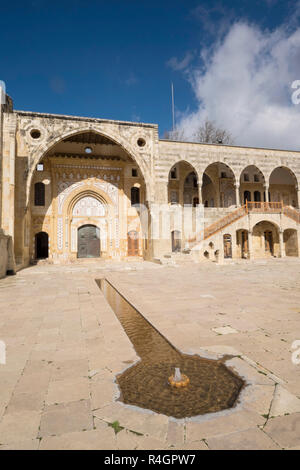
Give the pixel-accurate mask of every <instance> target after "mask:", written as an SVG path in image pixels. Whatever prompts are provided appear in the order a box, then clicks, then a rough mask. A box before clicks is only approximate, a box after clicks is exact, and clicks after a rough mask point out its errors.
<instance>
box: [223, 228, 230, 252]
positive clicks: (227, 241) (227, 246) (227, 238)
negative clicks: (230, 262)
mask: <svg viewBox="0 0 300 470" xmlns="http://www.w3.org/2000/svg"><path fill="white" fill-rule="evenodd" d="M223 243H224V258H232V243H231V235H230V234H228V233H227V234H225V235H224V236H223Z"/></svg>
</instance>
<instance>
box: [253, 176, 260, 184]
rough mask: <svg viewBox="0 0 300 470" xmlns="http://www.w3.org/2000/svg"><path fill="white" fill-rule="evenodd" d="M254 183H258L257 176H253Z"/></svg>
mask: <svg viewBox="0 0 300 470" xmlns="http://www.w3.org/2000/svg"><path fill="white" fill-rule="evenodd" d="M254 181H255V183H259V176H258V175H254Z"/></svg>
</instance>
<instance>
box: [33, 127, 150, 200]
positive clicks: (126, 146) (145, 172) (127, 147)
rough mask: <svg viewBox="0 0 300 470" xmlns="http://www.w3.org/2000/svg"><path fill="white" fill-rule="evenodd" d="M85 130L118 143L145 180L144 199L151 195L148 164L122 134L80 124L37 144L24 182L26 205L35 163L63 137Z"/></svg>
mask: <svg viewBox="0 0 300 470" xmlns="http://www.w3.org/2000/svg"><path fill="white" fill-rule="evenodd" d="M86 132H94V133H96V134H99V135H102V136H103V137H106V138H108V139H110V140H111V141H113V142H114V143H115V144H117V145H119V146H120V147H122V148H123V150H124V151H125V152H126V153H127V154H128V156H129V157H131V158H133V159H134V160H135V162H136V163H137V165H138V166H139V168H140V170H141V173H142V176H143V178H144V181H145V187H146V199H150V198H151V196H152V182H151V175H150V168H149V166H148V164H147V163H146V161H145V159H144V158H142V156H141V155H140V153H139V152H138V151H136V150H135V149H134V148H133V146H132V145H131V144H130V142H128V140H126V139H125V138H124V137H123V136H121V135H120V134H117V133H116V132H112V131H111V132H108V131H107V130H106V129H105V130H103V129H102V128H101V129H98V128H97V127H95V126H92V125H90V126H82V127H77V128H75V129H72V130H70V129H69V130H68V131H65V132H63V133H61V134H60V135H58V136H56V137H53V138H52V139H50V138H49V139H48V140H47V141H46V142H44V143H42V144H41V145H39V146H38V147H37V148H36V150H35V151H34V152H33V153H32V156H33V158H32V161H31V163H30V168H29V172H28V177H27V184H26V206H28V203H29V198H30V188H31V183H32V178H33V174H34V170H35V168H36V165H37V164H38V163H39V162H40V161H41V160H42V159H43V158H44V157H45V156H46V155H47V153H48V152H50V150H52V149H53V148H54V147H55V145H56V144H58V143H60V142H62V141H63V140H64V139H67V138H69V137H72V136H75V135H78V134H83V133H86Z"/></svg>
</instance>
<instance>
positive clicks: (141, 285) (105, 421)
mask: <svg viewBox="0 0 300 470" xmlns="http://www.w3.org/2000/svg"><path fill="white" fill-rule="evenodd" d="M104 276H105V277H107V278H108V279H109V280H110V281H111V282H112V283H113V284H114V285H115V287H117V288H118V290H119V291H120V292H121V293H122V294H124V295H125V296H126V297H127V299H128V300H129V301H130V302H131V303H132V304H134V305H135V306H136V307H137V308H138V310H139V311H140V312H141V313H142V314H143V315H144V316H145V317H146V318H147V319H148V320H149V321H150V322H151V323H152V324H153V325H154V326H155V327H156V328H157V329H158V330H159V331H160V332H161V333H162V334H163V335H164V336H165V337H166V338H167V339H168V340H169V341H170V342H171V343H172V344H173V345H174V346H176V347H177V348H179V349H180V350H181V351H182V352H186V353H198V354H201V355H203V356H206V357H214V358H216V357H220V356H222V355H224V354H229V355H231V356H233V357H232V358H231V359H230V360H228V362H227V364H228V365H229V366H230V367H232V369H233V370H235V371H237V372H239V373H240V375H242V376H243V377H244V378H245V380H246V382H247V386H246V387H245V389H244V390H243V392H242V394H241V397H240V400H239V402H238V403H237V405H236V406H235V407H234V408H233V409H231V410H227V411H224V412H221V413H215V414H209V415H205V416H201V417H195V418H189V419H184V420H175V419H172V418H168V417H167V416H164V415H159V414H156V413H152V412H150V411H149V410H142V409H139V408H136V407H131V406H126V405H123V404H122V403H121V402H119V401H117V398H118V396H119V390H118V387H117V385H116V384H115V382H114V379H115V375H116V374H117V373H120V372H121V371H122V370H124V369H125V368H127V367H129V366H130V365H131V364H133V363H134V362H135V361H137V360H138V357H137V355H136V353H135V351H134V348H133V346H132V344H131V343H130V341H129V339H128V337H127V335H126V334H125V332H124V331H123V328H122V327H121V325H120V323H119V321H118V320H117V318H116V317H115V315H114V313H113V311H112V310H111V308H110V307H109V305H108V304H107V302H106V300H105V299H104V297H103V295H102V293H101V291H100V290H99V288H98V286H97V285H96V283H95V279H97V278H101V277H104ZM299 287H300V260H299V259H296V258H287V259H270V260H267V261H252V262H250V261H245V262H243V263H231V264H227V263H225V264H224V265H218V264H214V263H210V262H208V263H204V264H190V265H185V266H176V265H175V266H160V265H156V264H153V263H148V262H133V263H117V262H115V263H109V262H106V263H105V262H101V263H95V262H94V263H93V262H90V263H80V264H76V265H66V266H53V265H38V266H34V267H30V268H28V269H25V270H22V271H20V272H18V274H17V275H16V276H13V277H8V278H6V279H3V280H1V281H0V340H2V341H4V342H5V343H6V364H5V365H3V364H0V449H3V450H5V449H41V450H44V449H45V450H46V449H108V450H113V449H150V450H152V449H187V450H188V449H190V450H198V449H199V450H208V449H300V364H299V365H297V364H294V363H293V362H292V360H291V358H292V353H293V349H292V343H293V342H294V341H295V340H300V328H299V316H300V289H299Z"/></svg>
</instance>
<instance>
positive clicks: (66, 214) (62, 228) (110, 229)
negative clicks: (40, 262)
mask: <svg viewBox="0 0 300 470" xmlns="http://www.w3.org/2000/svg"><path fill="white" fill-rule="evenodd" d="M96 183H97V182H93V183H91V185H90V186H89V187H88V188H87V187H86V185H85V184H82V185H81V184H80V185H79V186H78V185H76V184H75V183H74V189H73V190H72V186H73V185H70V189H71V190H70V191H69V192H68V194H67V195H66V197H65V199H64V200H63V201H62V202H61V208H59V209H58V217H57V228H56V232H57V249H58V251H59V252H60V251H62V250H63V246H67V247H68V252H69V254H70V255H71V254H72V255H74V253H75V252H76V250H77V230H78V227H79V226H81V225H82V224H85V225H89V224H91V223H92V224H93V225H95V226H96V227H98V228H99V230H100V236H101V246H102V248H101V249H103V250H104V251H105V252H108V247H109V241H108V237H110V238H113V240H114V245H115V246H116V245H117V244H118V243H119V240H117V235H116V237H114V234H115V233H116V232H118V227H119V217H118V215H119V214H118V188H117V187H116V189H115V192H116V199H115V200H113V199H112V198H111V197H110V196H109V195H108V194H107V193H106V192H105V191H103V190H101V189H99V188H97V187H96V186H95V184H96ZM103 184H104V183H103ZM105 184H107V185H109V184H110V183H105ZM67 189H68V188H67ZM85 197H91V198H94V199H96V200H97V201H99V202H100V203H101V204H103V206H104V207H105V214H104V215H103V216H101V217H100V218H99V217H95V216H91V217H88V216H86V215H85V216H82V217H79V218H78V220H77V218H76V216H73V209H74V207H75V205H76V204H77V203H78V202H79V201H80V200H81V199H83V198H85ZM99 224H100V225H99ZM104 226H105V227H104ZM103 237H104V238H105V240H104V239H103ZM110 248H111V247H110Z"/></svg>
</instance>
